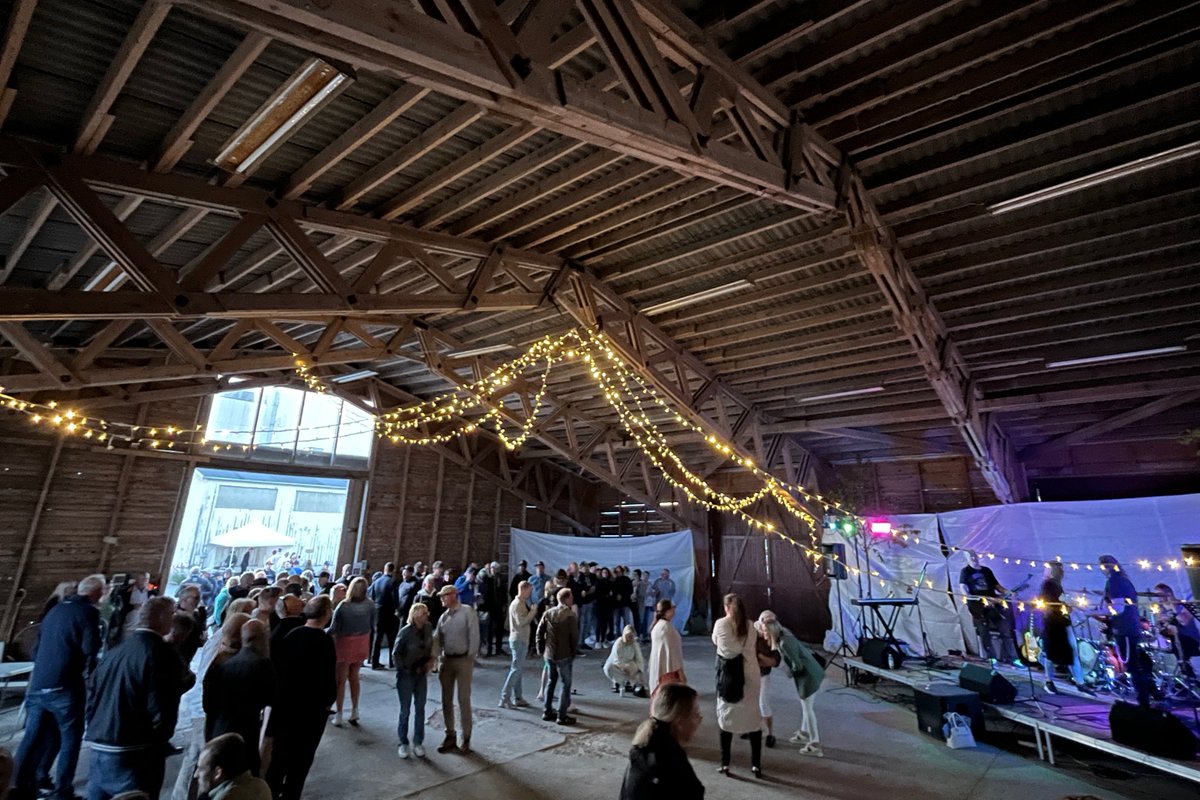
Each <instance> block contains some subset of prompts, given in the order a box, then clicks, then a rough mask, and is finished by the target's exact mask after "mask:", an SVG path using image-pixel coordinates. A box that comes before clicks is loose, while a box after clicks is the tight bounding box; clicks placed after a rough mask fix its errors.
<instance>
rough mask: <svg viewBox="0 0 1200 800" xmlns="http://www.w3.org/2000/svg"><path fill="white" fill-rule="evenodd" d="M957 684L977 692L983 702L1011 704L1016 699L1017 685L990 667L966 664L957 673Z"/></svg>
mask: <svg viewBox="0 0 1200 800" xmlns="http://www.w3.org/2000/svg"><path fill="white" fill-rule="evenodd" d="M958 685H959V686H960V687H962V688H963V689H970V690H971V691H972V692H978V693H979V696H980V697H982V698H983V700H984V702H986V703H992V704H994V705H998V706H1007V705H1011V704H1012V702H1013V701H1014V700H1016V699H1017V687H1015V686H1013V685H1012V684H1011V683H1009V682H1008V680H1007V679H1006V678H1005V677H1004V676H1003V675H1001V674H1000V673H998V672H996V670H994V669H991V668H990V667H981V666H978V665H975V664H967V665H965V666H964V667H963V668H962V671H961V672H959V673H958Z"/></svg>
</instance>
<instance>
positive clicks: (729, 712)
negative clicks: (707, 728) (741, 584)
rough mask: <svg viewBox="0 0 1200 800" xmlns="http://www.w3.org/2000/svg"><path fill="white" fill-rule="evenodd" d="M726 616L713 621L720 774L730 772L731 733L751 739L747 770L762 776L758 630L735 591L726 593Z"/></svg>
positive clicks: (759, 776) (757, 776)
mask: <svg viewBox="0 0 1200 800" xmlns="http://www.w3.org/2000/svg"><path fill="white" fill-rule="evenodd" d="M724 606H725V616H723V617H721V618H720V619H719V620H717V622H716V624H715V625H713V633H712V641H713V644H715V645H716V646H717V726H718V727H719V728H720V729H721V767H720V772H721V774H722V775H726V776H728V775H729V762H730V760H731V751H732V749H733V736H734V734H741V733H745V734H748V737H747V738H749V739H750V771H751V772H753V773H754V776H755V777H756V778H761V777H762V741H763V740H762V724H763V719H762V714H761V713H760V712H759V708H758V685H759V680H760V678H759V672H758V658H757V656H756V654H755V653H756V641H757V639H758V634H756V633H755V632H754V630H753V629H752V628H751V627H750V620H749V619H748V618H747V616H746V606H745V604H744V603H743V602H742V598H741V597H739V596H738V595H736V594H727V595H725V603H724Z"/></svg>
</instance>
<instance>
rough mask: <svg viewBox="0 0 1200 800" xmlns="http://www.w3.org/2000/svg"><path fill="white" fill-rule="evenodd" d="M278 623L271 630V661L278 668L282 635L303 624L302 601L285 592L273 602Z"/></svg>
mask: <svg viewBox="0 0 1200 800" xmlns="http://www.w3.org/2000/svg"><path fill="white" fill-rule="evenodd" d="M275 613H277V614H278V615H279V624H278V625H277V626H275V630H273V631H271V643H270V651H271V661H272V662H274V664H275V668H276V669H277V670H278V669H279V653H280V652H281V650H282V648H283V637H285V636H287V635H288V634H289V633H291V632H292V631H294V630H296V628H299V627H300V626H301V625H303V624H304V601H303V600H301V599H300V598H299V597H297V596H296V595H294V594H285V595H284V596H283V597H281V598H279V600H278V601H277V602H276V603H275Z"/></svg>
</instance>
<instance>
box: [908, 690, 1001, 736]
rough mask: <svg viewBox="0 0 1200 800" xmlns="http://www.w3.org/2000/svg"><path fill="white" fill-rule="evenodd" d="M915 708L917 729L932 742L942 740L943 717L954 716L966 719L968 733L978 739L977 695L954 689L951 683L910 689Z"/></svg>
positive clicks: (979, 713) (980, 711)
mask: <svg viewBox="0 0 1200 800" xmlns="http://www.w3.org/2000/svg"><path fill="white" fill-rule="evenodd" d="M913 697H914V699H915V700H916V704H917V727H918V728H920V729H921V732H922V733H926V734H928V735H930V736H932V737H933V738H935V739H941V740H945V737H944V736H943V735H942V725H944V724H946V717H945V715H946V714H950V713H955V714H962V715H963V716H964V717H969V718H970V720H971V732H972V733H974V734H975V738H976V739H978V738H979V737H980V736H981V735H983V732H984V731H983V704H982V703H981V702H980V701H979V695H978V694H976V693H975V692H968V691H966V690H964V689H961V688H959V687H958V686H955V685H954V684H953V683H931V684H929V685H928V686H924V687H921V686H918V687H916V688H914V689H913Z"/></svg>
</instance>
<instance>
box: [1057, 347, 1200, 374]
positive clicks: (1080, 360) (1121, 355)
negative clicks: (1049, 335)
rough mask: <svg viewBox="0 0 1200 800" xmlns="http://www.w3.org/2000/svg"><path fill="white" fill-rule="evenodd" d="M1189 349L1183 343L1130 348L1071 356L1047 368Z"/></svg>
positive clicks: (1156, 354)
mask: <svg viewBox="0 0 1200 800" xmlns="http://www.w3.org/2000/svg"><path fill="white" fill-rule="evenodd" d="M1185 350H1187V348H1186V347H1184V346H1183V345H1173V346H1171V347H1155V348H1153V349H1151V350H1130V351H1129V352H1127V353H1110V354H1108V355H1106V356H1088V357H1087V358H1069V359H1067V360H1066V361H1051V362H1050V363H1048V364H1047V365H1046V369H1057V368H1058V367H1081V366H1083V365H1085V364H1103V363H1105V362H1107V361H1124V360H1125V359H1128V358H1145V357H1147V356H1165V355H1167V354H1168V353H1182V352H1184V351H1185Z"/></svg>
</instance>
